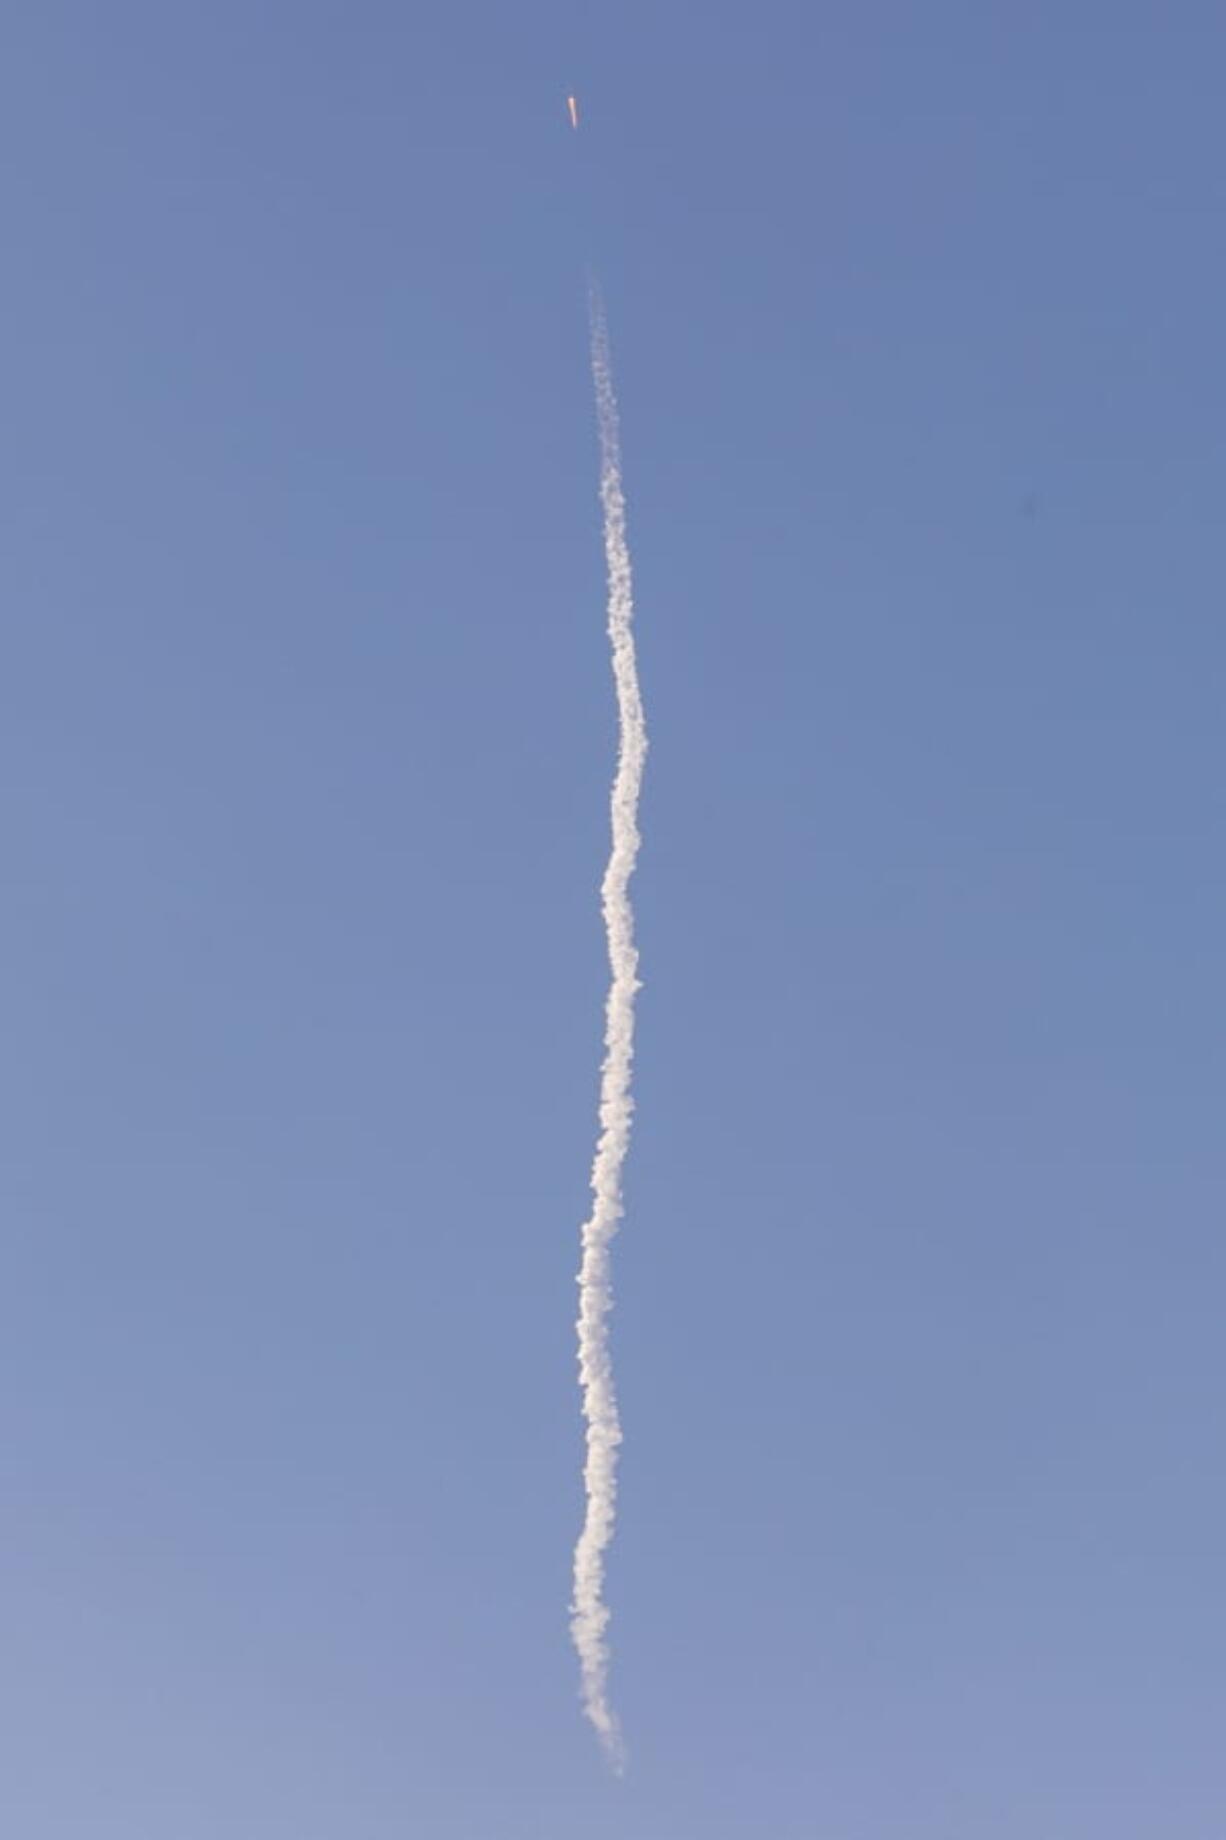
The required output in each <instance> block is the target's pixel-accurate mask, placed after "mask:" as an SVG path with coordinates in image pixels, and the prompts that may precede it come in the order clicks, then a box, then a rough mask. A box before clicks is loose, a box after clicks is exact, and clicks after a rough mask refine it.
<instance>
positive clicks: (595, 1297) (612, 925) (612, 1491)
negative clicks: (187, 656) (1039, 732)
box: [571, 284, 647, 1769]
mask: <svg viewBox="0 0 1226 1840" xmlns="http://www.w3.org/2000/svg"><path fill="white" fill-rule="evenodd" d="M590 313H591V334H592V382H593V384H594V386H595V391H596V420H597V426H598V429H599V434H600V499H601V504H602V506H603V508H604V545H605V561H606V565H607V568H608V579H609V590H608V625H609V644H610V646H611V649H612V662H613V681H614V684H615V686H616V690H617V713H618V728H619V736H618V755H617V774H616V777H615V778H614V781H613V791H612V797H611V808H612V832H613V835H612V849H611V851H610V854H609V862H608V867H607V868H606V870H605V875H604V882H603V884H602V886H601V905H602V907H603V911H604V923H605V932H606V935H607V938H608V946H609V969H610V973H611V982H610V985H609V995H608V1001H607V1004H606V1007H605V1058H604V1066H603V1069H602V1072H601V1080H600V1137H599V1140H598V1142H597V1146H596V1160H595V1162H594V1164H593V1166H592V1211H591V1214H590V1215H589V1216H588V1219H587V1220H586V1221H585V1222H584V1226H583V1258H582V1262H581V1264H580V1267H579V1321H578V1331H579V1379H580V1385H581V1387H582V1392H583V1416H584V1419H585V1421H586V1425H587V1462H586V1465H585V1467H584V1485H585V1488H586V1492H587V1511H586V1515H585V1518H584V1523H583V1531H582V1532H581V1534H580V1536H579V1542H578V1544H577V1546H576V1547H575V1574H574V1598H573V1602H572V1604H571V1613H572V1614H571V1633H572V1635H573V1637H574V1642H575V1648H576V1649H577V1651H578V1655H579V1667H580V1674H581V1685H582V1695H583V1709H584V1711H585V1713H586V1715H587V1717H588V1718H589V1719H590V1720H591V1722H592V1724H593V1725H594V1726H595V1728H596V1731H597V1733H598V1735H599V1737H600V1740H601V1743H602V1744H603V1745H604V1748H605V1751H606V1753H607V1754H608V1756H609V1758H610V1761H611V1762H612V1763H613V1765H614V1767H615V1768H617V1769H620V1768H621V1766H622V1763H623V1759H624V1751H623V1748H622V1740H621V1730H620V1727H619V1725H618V1721H617V1717H616V1715H615V1713H614V1712H613V1709H612V1707H611V1705H610V1703H609V1688H608V1676H609V1645H608V1639H607V1631H608V1625H609V1610H608V1606H607V1604H606V1603H605V1598H604V1578H605V1555H606V1553H607V1551H608V1547H609V1544H610V1542H611V1540H612V1538H613V1530H614V1522H615V1518H616V1510H617V1452H618V1446H619V1445H620V1443H621V1439H622V1432H621V1423H620V1420H619V1418H618V1411H617V1392H616V1389H615V1387H614V1383H613V1366H612V1360H611V1356H610V1352H609V1321H608V1318H609V1312H610V1310H611V1309H612V1307H613V1288H612V1269H611V1248H612V1241H613V1237H614V1235H615V1233H616V1232H617V1227H618V1222H619V1221H620V1219H621V1217H622V1212H623V1208H622V1168H623V1165H624V1163H625V1160H626V1151H627V1149H628V1148H629V1144H630V1120H631V1115H632V1113H633V1110H634V1101H633V1099H632V1097H631V1093H630V1071H631V1066H632V1063H633V1059H634V996H635V992H636V991H637V990H638V988H639V980H638V952H637V950H636V948H635V943H634V910H633V908H632V907H631V905H630V892H629V888H630V877H631V876H632V875H633V873H634V865H635V859H636V858H637V856H638V850H639V829H638V804H639V792H640V789H641V787H642V783H643V764H644V761H645V759H646V756H647V728H646V724H645V722H644V719H643V703H642V698H641V696H640V694H639V681H638V669H637V666H636V662H635V654H634V632H633V619H634V599H633V594H632V590H631V577H630V551H629V549H628V547H627V544H626V506H625V499H624V497H623V494H622V474H621V449H620V442H619V431H618V416H617V399H616V397H615V395H614V393H613V372H612V366H611V362H610V354H609V333H608V327H607V324H606V321H605V312H604V303H603V301H602V300H601V297H600V292H599V290H598V288H597V287H596V286H595V284H593V286H592V289H591V299H590Z"/></svg>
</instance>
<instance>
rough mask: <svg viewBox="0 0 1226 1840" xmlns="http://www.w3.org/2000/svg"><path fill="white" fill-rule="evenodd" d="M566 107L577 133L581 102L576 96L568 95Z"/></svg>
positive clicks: (571, 123)
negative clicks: (579, 102)
mask: <svg viewBox="0 0 1226 1840" xmlns="http://www.w3.org/2000/svg"><path fill="white" fill-rule="evenodd" d="M566 108H567V112H568V114H569V115H570V125H571V127H572V128H574V129H575V131H576V133H577V132H578V129H579V104H578V102H577V101H576V99H575V98H574V96H568V97H567V98H566Z"/></svg>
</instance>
